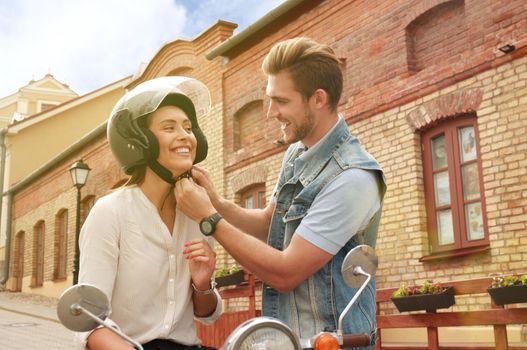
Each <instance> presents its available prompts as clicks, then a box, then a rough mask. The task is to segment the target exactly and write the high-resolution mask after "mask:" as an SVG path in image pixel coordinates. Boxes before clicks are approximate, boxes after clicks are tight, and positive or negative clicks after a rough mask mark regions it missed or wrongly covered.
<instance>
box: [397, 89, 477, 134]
mask: <svg viewBox="0 0 527 350" xmlns="http://www.w3.org/2000/svg"><path fill="white" fill-rule="evenodd" d="M482 97H483V90H481V89H472V90H466V91H460V92H455V93H451V94H448V95H445V96H440V97H437V98H435V99H433V100H432V101H428V102H425V103H423V104H422V105H420V106H419V107H418V108H416V109H414V110H413V111H411V112H410V113H408V115H407V117H406V120H407V121H408V124H410V127H411V128H412V129H413V131H416V130H422V129H425V128H426V127H427V126H430V125H434V124H436V123H437V122H439V121H441V120H442V119H445V118H449V117H454V116H456V115H462V114H465V113H471V112H475V111H477V110H478V107H479V105H480V104H481V99H482Z"/></svg>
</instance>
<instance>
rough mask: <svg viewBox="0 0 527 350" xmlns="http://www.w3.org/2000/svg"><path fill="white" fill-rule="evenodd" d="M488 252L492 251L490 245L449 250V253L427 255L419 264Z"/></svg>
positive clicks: (420, 259)
mask: <svg viewBox="0 0 527 350" xmlns="http://www.w3.org/2000/svg"><path fill="white" fill-rule="evenodd" d="M488 250H490V246H489V245H484V246H478V247H470V248H463V249H459V250H449V251H447V252H440V253H436V254H431V255H425V256H423V257H421V258H419V262H429V261H436V260H450V259H454V258H458V257H462V256H466V255H471V254H477V253H482V252H486V251H488Z"/></svg>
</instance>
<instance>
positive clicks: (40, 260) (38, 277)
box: [31, 220, 45, 287]
mask: <svg viewBox="0 0 527 350" xmlns="http://www.w3.org/2000/svg"><path fill="white" fill-rule="evenodd" d="M44 235H45V225H44V220H41V221H39V222H37V224H36V225H35V226H34V227H33V263H32V273H31V287H41V286H42V284H43V283H44Z"/></svg>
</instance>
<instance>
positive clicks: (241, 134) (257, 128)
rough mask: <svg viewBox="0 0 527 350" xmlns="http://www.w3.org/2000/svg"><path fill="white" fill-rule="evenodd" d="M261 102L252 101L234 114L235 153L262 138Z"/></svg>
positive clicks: (262, 112)
mask: <svg viewBox="0 0 527 350" xmlns="http://www.w3.org/2000/svg"><path fill="white" fill-rule="evenodd" d="M263 114H264V110H263V101H262V100H256V101H252V102H250V103H248V104H246V105H245V106H243V107H242V108H241V109H240V110H239V111H238V112H236V113H235V114H234V150H235V151H237V150H239V149H242V148H244V147H247V146H248V145H250V144H252V143H254V142H255V141H256V140H259V139H261V138H263V137H264V131H263V130H262V120H264V118H263Z"/></svg>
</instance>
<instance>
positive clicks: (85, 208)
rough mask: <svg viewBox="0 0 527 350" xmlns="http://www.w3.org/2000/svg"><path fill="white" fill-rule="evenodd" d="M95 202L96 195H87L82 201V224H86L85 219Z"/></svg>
mask: <svg viewBox="0 0 527 350" xmlns="http://www.w3.org/2000/svg"><path fill="white" fill-rule="evenodd" d="M94 204H95V196H93V195H90V196H86V198H84V199H83V200H82V202H81V226H82V224H84V221H85V220H86V218H87V217H88V214H89V213H90V210H91V208H92V207H93V205H94Z"/></svg>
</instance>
